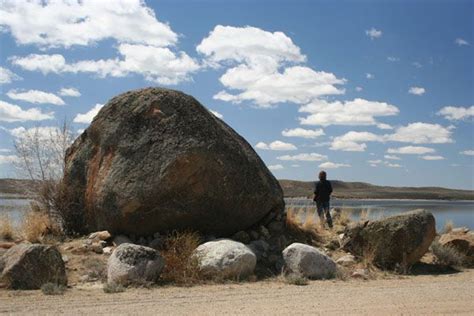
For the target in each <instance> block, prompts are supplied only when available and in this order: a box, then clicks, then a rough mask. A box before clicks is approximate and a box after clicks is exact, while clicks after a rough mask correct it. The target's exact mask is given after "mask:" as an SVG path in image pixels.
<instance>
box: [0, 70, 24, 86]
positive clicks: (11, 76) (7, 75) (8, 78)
mask: <svg viewBox="0 0 474 316" xmlns="http://www.w3.org/2000/svg"><path fill="white" fill-rule="evenodd" d="M21 79H22V78H21V77H20V76H18V75H16V74H15V73H13V72H12V71H10V70H9V69H7V68H3V67H0V84H7V83H11V82H13V81H15V80H21Z"/></svg>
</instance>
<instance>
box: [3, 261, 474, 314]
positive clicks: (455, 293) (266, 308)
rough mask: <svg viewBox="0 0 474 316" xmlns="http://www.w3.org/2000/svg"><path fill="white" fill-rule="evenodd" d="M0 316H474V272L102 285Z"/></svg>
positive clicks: (17, 305) (6, 305)
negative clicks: (123, 287)
mask: <svg viewBox="0 0 474 316" xmlns="http://www.w3.org/2000/svg"><path fill="white" fill-rule="evenodd" d="M0 313H7V314H51V315H52V314H55V315H57V314H69V315H84V314H88V315H97V314H114V315H124V314H129V315H130V314H132V315H133V314H135V315H137V314H140V315H153V314H154V315H156V314H163V315H172V314H176V315H178V314H179V315H221V314H242V315H288V314H293V315H295V314H313V315H315V314H316V315H317V314H324V315H327V314H364V315H367V314H378V315H382V314H383V315H386V314H405V315H406V314H417V315H420V314H429V315H433V314H471V315H472V314H474V270H467V271H465V272H462V273H456V274H450V275H438V276H433V275H422V276H408V277H400V278H395V279H383V280H369V281H362V280H351V281H339V280H337V281H311V282H310V283H309V285H307V286H295V285H288V284H285V283H282V282H281V281H279V280H271V281H265V282H255V283H241V284H223V285H222V284H221V285H205V286H196V287H191V288H179V287H162V288H154V289H129V290H127V291H126V292H124V293H117V294H105V293H103V291H102V288H101V285H100V284H95V285H88V286H87V287H82V288H74V289H70V290H68V291H67V292H66V294H65V295H64V296H44V295H43V294H42V293H41V292H40V291H6V290H0Z"/></svg>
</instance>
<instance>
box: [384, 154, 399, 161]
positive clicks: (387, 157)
mask: <svg viewBox="0 0 474 316" xmlns="http://www.w3.org/2000/svg"><path fill="white" fill-rule="evenodd" d="M383 157H384V158H385V159H390V160H401V158H400V157H398V156H395V155H385V156H383Z"/></svg>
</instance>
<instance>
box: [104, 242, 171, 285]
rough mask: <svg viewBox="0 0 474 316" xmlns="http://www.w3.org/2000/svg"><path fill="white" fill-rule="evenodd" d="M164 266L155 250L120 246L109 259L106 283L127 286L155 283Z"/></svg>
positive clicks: (143, 247)
mask: <svg viewBox="0 0 474 316" xmlns="http://www.w3.org/2000/svg"><path fill="white" fill-rule="evenodd" d="M164 266H165V261H164V259H163V257H161V255H160V254H159V253H158V251H156V250H155V249H153V248H149V247H145V246H139V245H134V244H121V245H120V246H118V247H117V248H116V249H115V250H114V252H113V253H112V255H111V256H110V257H109V261H108V263H107V283H109V284H120V285H125V286H127V285H142V284H146V283H148V282H156V281H157V280H158V278H159V277H160V274H161V271H162V270H163V267H164Z"/></svg>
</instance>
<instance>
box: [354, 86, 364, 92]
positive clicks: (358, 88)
mask: <svg viewBox="0 0 474 316" xmlns="http://www.w3.org/2000/svg"><path fill="white" fill-rule="evenodd" d="M362 90H364V89H363V88H362V87H355V91H357V92H361V91H362Z"/></svg>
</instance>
